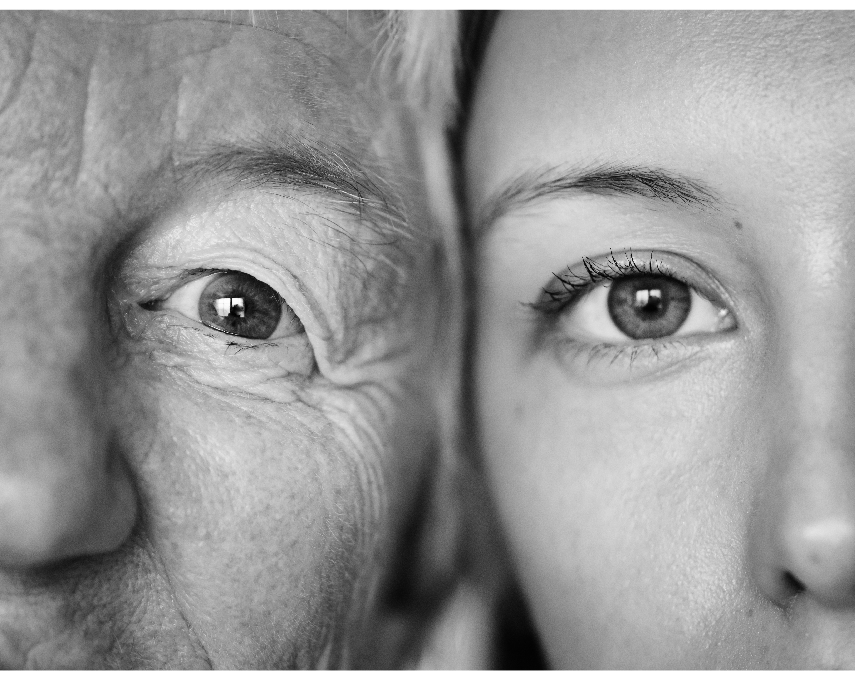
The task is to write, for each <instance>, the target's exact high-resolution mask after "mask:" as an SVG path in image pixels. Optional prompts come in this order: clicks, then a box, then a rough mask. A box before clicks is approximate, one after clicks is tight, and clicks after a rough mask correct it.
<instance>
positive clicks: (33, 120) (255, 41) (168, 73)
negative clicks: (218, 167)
mask: <svg viewBox="0 0 855 675" xmlns="http://www.w3.org/2000/svg"><path fill="white" fill-rule="evenodd" d="M374 23H375V22H374V17H373V16H370V15H365V14H364V13H358V12H350V13H341V14H331V13H315V12H275V13H259V12H255V13H241V12H207V13H202V12H181V13H174V12H167V13H151V12H134V13H67V14H66V13H4V14H2V15H0V63H2V67H0V127H2V129H3V131H4V133H3V134H2V135H0V179H2V184H3V185H4V188H3V191H4V192H5V193H6V196H12V195H16V196H22V195H25V196H31V194H32V193H33V192H35V193H37V194H40V195H42V196H44V195H46V194H47V195H56V196H58V197H63V196H67V195H70V194H72V193H73V194H75V195H77V196H79V197H80V198H81V199H83V200H84V201H89V202H92V200H95V201H97V197H98V195H102V196H103V195H104V194H106V195H107V196H108V197H109V201H110V202H111V203H112V204H113V205H114V206H119V207H124V206H126V205H127V204H128V203H130V202H131V201H132V200H133V197H134V195H135V194H139V193H142V192H144V191H145V188H144V187H143V186H146V185H148V184H150V183H152V182H153V181H154V182H156V181H157V180H158V176H160V175H161V174H162V173H163V172H164V170H165V167H169V166H171V165H174V164H176V163H180V162H181V161H182V160H183V159H185V158H186V157H190V158H192V156H193V155H194V154H196V153H199V152H203V151H205V150H206V149H207V148H208V147H210V146H216V145H222V144H228V143H241V142H242V143H256V144H257V143H259V142H263V141H266V140H268V139H271V138H273V139H275V138H282V137H297V138H301V139H305V140H306V141H307V142H309V143H311V142H312V141H315V140H322V141H323V142H324V143H325V144H326V145H328V146H331V147H336V146H342V147H345V148H347V149H348V150H349V152H350V154H353V155H355V156H366V157H367V156H370V155H372V153H373V154H376V153H377V150H376V149H375V146H376V138H375V136H376V133H377V130H378V129H379V128H380V127H381V125H382V118H383V115H382V101H381V100H380V99H379V98H378V97H377V96H376V95H375V92H372V91H369V90H368V74H369V70H370V67H371V64H372V62H373V59H374V57H375V53H374V49H375V47H376V40H375V39H374V38H375V37H376V36H375V34H374V33H375V31H374V29H373V27H372V26H373V25H374ZM378 113H380V114H378Z"/></svg>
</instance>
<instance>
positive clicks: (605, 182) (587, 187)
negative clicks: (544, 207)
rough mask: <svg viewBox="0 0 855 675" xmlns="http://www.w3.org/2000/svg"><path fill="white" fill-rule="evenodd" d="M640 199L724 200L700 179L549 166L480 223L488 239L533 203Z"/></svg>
mask: <svg viewBox="0 0 855 675" xmlns="http://www.w3.org/2000/svg"><path fill="white" fill-rule="evenodd" d="M574 193H579V194H596V195H604V196H619V197H640V198H642V199H650V200H654V201H658V202H664V203H667V204H672V205H677V206H681V207H696V208H702V209H707V210H717V209H718V208H719V207H720V206H721V205H722V203H723V202H722V200H721V199H720V198H719V197H718V196H717V195H716V194H715V193H714V192H713V191H712V190H711V189H710V188H708V187H707V186H706V185H704V184H703V183H702V182H700V181H698V180H694V179H691V178H688V177H686V176H681V175H678V174H674V173H671V172H669V171H665V170H664V169H659V168H654V167H644V166H638V165H620V164H601V165H597V166H594V167H589V168H585V169H573V168H567V167H547V168H543V169H539V170H533V171H528V172H526V173H524V174H522V175H520V176H518V177H517V178H515V179H514V180H512V181H510V182H509V183H507V184H506V185H505V186H504V187H503V188H502V189H500V190H499V191H498V192H497V194H496V195H495V196H494V197H492V198H490V199H489V200H488V201H487V204H486V207H485V208H484V209H483V210H482V215H481V216H480V217H478V218H477V219H476V221H475V233H476V236H483V235H484V234H486V231H487V230H488V229H489V228H490V227H491V225H492V224H493V223H494V222H495V221H496V220H498V219H499V218H500V217H502V216H503V215H505V214H506V213H507V212H508V211H511V210H513V209H516V208H520V207H522V206H524V205H526V204H529V203H531V202H536V201H539V200H541V199H546V198H550V197H556V196H557V197H560V196H563V195H568V194H574Z"/></svg>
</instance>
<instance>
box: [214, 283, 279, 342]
mask: <svg viewBox="0 0 855 675" xmlns="http://www.w3.org/2000/svg"><path fill="white" fill-rule="evenodd" d="M199 318H200V319H201V320H202V323H203V324H205V325H206V326H208V327H210V328H215V329H216V330H219V331H222V332H224V333H229V334H231V335H237V336H239V337H244V338H250V339H253V340H263V339H265V338H268V337H270V336H271V335H272V334H273V333H274V331H275V330H276V328H277V326H278V325H279V321H280V319H281V318H282V298H281V297H280V296H279V294H278V293H277V292H276V291H274V290H273V289H272V288H270V286H268V285H267V284H265V283H262V282H260V281H259V280H258V279H256V278H255V277H251V276H250V275H248V274H244V273H243V272H226V273H225V274H220V275H216V276H214V278H213V279H212V281H211V282H210V283H209V284H208V285H207V286H205V289H204V290H203V291H202V295H201V297H200V298H199Z"/></svg>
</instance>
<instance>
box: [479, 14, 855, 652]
mask: <svg viewBox="0 0 855 675" xmlns="http://www.w3.org/2000/svg"><path fill="white" fill-rule="evenodd" d="M853 39H855V19H854V18H853V17H852V16H850V15H837V14H834V15H767V14H762V15H761V14H756V15H744V14H714V15H699V14H672V13H656V14H614V13H608V14H594V15H591V14H587V15H580V14H561V15H556V14H551V13H550V14H545V13H539V14H509V15H503V16H501V17H500V19H499V21H498V24H497V26H496V29H495V31H494V33H493V36H492V38H491V42H490V45H489V49H488V52H487V54H486V58H485V64H484V69H483V74H482V76H481V80H480V82H479V84H478V89H477V94H476V100H475V109H474V117H473V119H472V124H471V127H470V129H471V132H470V136H469V138H468V139H467V147H466V171H467V176H468V183H469V185H470V187H471V192H470V194H469V196H468V204H469V209H470V213H471V214H472V216H473V227H476V228H477V233H476V237H477V251H478V261H477V283H478V301H479V303H480V307H479V311H478V332H477V356H476V369H475V376H476V392H477V403H478V418H479V423H480V430H481V438H482V440H483V453H484V460H485V465H486V469H487V473H488V478H489V481H490V484H491V488H492V491H493V494H494V496H495V501H496V503H497V504H498V509H499V513H500V517H501V519H502V522H503V524H504V527H505V529H506V532H507V534H508V537H509V540H510V543H511V547H512V550H513V554H514V557H515V560H516V563H517V566H518V569H519V572H520V576H521V578H522V581H523V585H524V587H525V590H526V594H527V596H528V598H529V600H530V602H531V604H532V609H533V613H534V615H535V619H536V623H537V625H538V628H539V631H540V633H541V635H542V637H543V640H544V643H545V646H546V649H547V652H548V654H549V656H550V658H551V660H552V662H553V663H554V664H555V665H562V666H611V667H627V666H661V667H670V666H690V667H691V666H705V667H719V666H723V667H740V666H752V667H758V666H760V667H782V666H814V667H817V666H818V667H828V666H846V667H850V668H851V667H853V666H855V640H853V638H855V414H853V407H855V398H853V393H855V312H853V311H852V307H853V306H855V227H853V223H855V197H853V195H855V178H853V176H855V117H853V114H852V111H853V109H855V50H853V46H852V45H853Z"/></svg>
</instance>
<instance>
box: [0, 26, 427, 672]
mask: <svg viewBox="0 0 855 675" xmlns="http://www.w3.org/2000/svg"><path fill="white" fill-rule="evenodd" d="M0 21H2V24H0V26H1V27H0V62H2V67H0V129H2V134H0V204H2V209H0V210H2V213H3V219H2V225H0V240H1V241H2V245H0V257H1V258H2V264H0V270H2V272H0V274H2V277H3V280H4V284H5V287H6V288H7V293H6V294H5V295H4V296H3V299H2V300H0V302H2V304H3V309H2V314H3V317H4V320H3V324H2V329H0V330H2V334H3V352H2V361H0V362H1V363H2V366H0V367H2V372H3V374H2V377H0V382H1V383H2V385H0V386H2V388H3V393H2V396H0V399H2V404H0V415H2V425H3V427H2V438H3V444H4V447H3V452H2V454H0V472H2V476H0V504H2V507H0V508H2V513H1V514H0V564H2V574H0V663H2V665H3V666H5V667H40V668H72V667H90V668H93V667H94V668H98V667H112V668H116V667H120V668H140V667H172V668H188V667H190V668H206V667H227V668H279V667H286V666H311V665H318V664H320V665H324V664H326V665H337V664H354V663H364V661H360V660H359V659H360V657H361V656H362V655H361V654H360V652H359V650H358V648H357V646H356V645H358V643H359V641H360V640H362V639H363V638H365V631H366V630H367V629H366V628H365V627H366V626H371V625H375V624H376V622H378V621H380V620H381V619H382V617H381V616H380V613H381V604H382V603H381V602H380V598H381V594H382V583H383V580H384V575H385V574H387V573H389V574H391V573H392V569H393V568H392V566H393V564H394V560H395V557H396V551H395V547H394V542H395V541H396V539H397V537H398V533H399V530H400V529H401V528H402V527H404V526H405V525H406V524H407V523H408V521H409V518H410V511H411V510H412V509H411V503H412V501H413V496H414V495H415V494H417V492H418V488H419V485H420V484H421V481H422V480H423V477H424V471H423V469H425V467H427V466H428V465H429V463H430V460H431V457H432V455H431V454H430V453H431V451H432V449H433V448H434V446H435V434H434V426H435V420H434V415H433V412H432V410H433V407H432V404H431V401H430V400H429V397H430V389H431V384H430V383H431V375H430V373H429V372H428V356H429V355H430V351H431V348H432V346H433V342H432V340H433V336H434V335H435V334H436V324H435V314H434V312H435V308H436V307H435V306H436V302H437V298H438V297H439V294H440V286H439V284H438V283H436V279H435V278H434V277H433V275H434V274H435V271H434V268H435V256H434V251H435V248H436V245H437V244H436V241H435V240H434V237H433V235H432V230H431V227H430V226H429V224H428V223H427V222H426V221H425V219H426V217H427V216H424V215H420V216H414V215H413V214H425V213H427V209H426V208H425V203H424V202H425V196H424V193H423V191H419V190H415V189H414V188H413V186H414V185H416V184H419V185H420V184H421V183H420V182H419V181H417V180H416V178H417V176H418V173H417V159H416V158H417V152H416V150H417V148H415V147H414V146H415V144H414V142H413V141H412V138H413V137H412V135H411V134H408V128H409V124H410V122H409V121H408V118H407V115H406V114H405V113H404V111H403V110H402V108H401V105H400V104H398V103H393V101H392V94H391V93H388V92H385V91H384V90H382V89H381V88H380V84H378V82H377V81H376V79H372V77H371V76H370V69H371V68H372V65H373V64H374V62H375V61H376V57H377V53H376V48H377V45H378V44H379V43H378V40H377V35H376V25H377V17H376V16H371V15H369V16H364V15H360V14H359V13H353V12H350V13H341V14H314V13H308V12H306V13H296V14H289V13H275V14H272V15H265V14H259V13H255V14H253V15H249V14H247V15H243V14H242V13H240V12H230V13H223V12H212V13H211V14H210V15H200V14H181V15H178V14H164V15H162V16H159V15H155V14H147V13H146V14H136V13H132V14H116V15H113V14H31V13H25V14H8V13H7V14H3V15H0ZM270 146H275V147H277V148H279V150H280V151H281V153H283V154H284V155H288V154H289V153H292V150H294V148H297V147H300V148H304V149H305V148H317V147H321V148H325V149H326V151H327V152H328V154H330V155H335V157H337V158H338V161H339V167H340V168H341V169H342V171H343V172H344V173H345V174H347V173H348V172H350V174H349V175H350V176H351V177H352V181H351V185H352V186H358V187H353V189H351V190H349V191H348V190H346V189H345V190H344V192H342V190H341V189H335V187H331V186H323V185H322V186H320V187H319V186H317V185H307V184H300V182H299V181H296V182H295V181H290V182H289V179H287V178H284V179H281V180H279V182H276V181H275V180H269V175H266V176H265V175H259V174H258V173H257V171H256V174H252V171H251V170H250V172H249V177H248V174H246V172H244V173H241V171H240V170H232V169H234V167H232V169H229V168H228V167H226V169H224V168H223V164H224V163H223V162H221V163H220V164H218V163H217V161H216V160H215V161H210V158H209V160H208V161H207V162H206V161H203V160H200V158H201V157H204V156H205V155H206V153H207V154H209V155H210V153H211V152H212V151H213V150H217V151H220V152H221V158H222V157H223V156H229V157H232V159H233V160H234V157H236V156H237V157H238V159H237V160H235V162H237V163H238V164H239V163H240V161H239V159H240V156H246V154H247V153H246V152H244V154H243V155H241V153H240V152H238V153H236V154H235V152H233V151H234V148H236V147H240V148H247V147H249V148H257V147H264V148H267V147H270ZM229 152H231V153H232V154H231V155H229ZM249 154H252V153H249ZM292 154H293V153H292ZM303 154H304V155H305V154H306V153H305V152H304V153H303ZM308 154H309V155H312V152H309V153H308ZM232 163H233V164H234V162H232ZM225 164H228V162H225ZM354 167H356V168H354ZM372 185H373V187H371V186H372ZM366 186H368V187H366ZM357 189H358V190H359V191H361V192H362V194H363V196H364V197H365V201H364V203H363V204H362V205H361V206H360V205H359V204H356V203H355V201H354V200H355V198H354V196H353V195H354V191H355V190H357ZM345 193H347V194H345ZM381 200H385V201H386V202H387V203H388V208H384V206H383V204H382V203H381ZM211 269H213V270H223V269H226V270H238V271H241V272H245V273H247V274H250V275H252V276H254V277H256V278H257V279H259V280H260V281H262V282H263V283H265V284H267V285H269V286H270V287H271V288H273V289H274V290H276V291H277V292H278V293H279V294H280V295H281V296H282V297H283V298H284V300H285V302H286V303H287V304H288V306H290V307H291V308H292V309H293V310H294V313H295V314H296V316H297V318H298V320H299V322H301V323H302V326H303V327H304V329H305V331H304V332H303V331H302V330H297V331H295V332H292V333H289V334H286V335H285V336H284V337H282V338H281V339H275V340H274V339H271V340H256V341H252V340H243V339H239V338H234V337H233V336H230V335H227V334H224V333H221V332H217V331H216V330H212V329H209V328H206V327H204V326H202V325H201V324H200V323H199V322H198V320H196V319H198V317H195V318H194V317H192V316H187V313H186V312H182V311H178V310H176V309H175V307H173V306H171V305H169V304H168V303H167V304H165V305H164V304H160V305H158V304H156V303H155V304H152V302H151V301H153V300H162V299H163V298H168V297H170V294H171V293H173V292H174V291H176V290H177V289H179V288H182V287H183V285H184V284H185V283H186V282H187V280H188V278H190V277H188V276H187V275H188V272H191V271H194V270H195V271H196V272H195V273H196V274H198V270H211ZM194 278H195V277H194ZM298 325H299V324H298ZM377 651H378V650H377V649H376V648H375V647H372V655H376V653H377Z"/></svg>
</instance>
